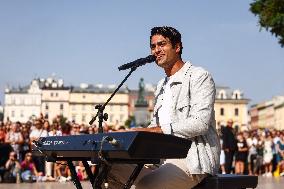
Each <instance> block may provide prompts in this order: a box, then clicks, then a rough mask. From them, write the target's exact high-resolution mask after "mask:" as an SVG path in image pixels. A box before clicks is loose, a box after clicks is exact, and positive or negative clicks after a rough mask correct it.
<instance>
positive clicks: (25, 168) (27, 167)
mask: <svg viewBox="0 0 284 189" xmlns="http://www.w3.org/2000/svg"><path fill="white" fill-rule="evenodd" d="M21 170H22V174H21V177H22V180H23V181H24V182H35V181H45V179H44V177H43V172H39V171H38V170H37V168H36V166H35V164H34V162H33V159H32V153H30V152H29V153H26V155H25V158H24V160H23V161H22V163H21Z"/></svg>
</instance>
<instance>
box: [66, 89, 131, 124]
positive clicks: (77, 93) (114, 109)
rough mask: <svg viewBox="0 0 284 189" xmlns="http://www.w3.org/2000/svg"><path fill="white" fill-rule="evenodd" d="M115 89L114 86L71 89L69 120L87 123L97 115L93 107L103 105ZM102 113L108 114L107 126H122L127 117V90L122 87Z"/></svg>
mask: <svg viewBox="0 0 284 189" xmlns="http://www.w3.org/2000/svg"><path fill="white" fill-rule="evenodd" d="M115 89H116V86H115V85H109V86H103V85H96V86H94V85H88V84H81V85H80V86H79V87H72V89H71V92H70V100H69V103H70V109H69V119H70V120H74V121H75V122H78V123H89V121H90V120H91V119H92V117H93V116H95V115H96V113H97V110H96V109H95V106H96V105H98V104H101V105H103V104H104V103H105V102H106V101H107V100H108V98H109V97H110V96H111V94H112V93H113V92H114V90H115ZM104 112H105V113H107V114H108V120H107V121H106V123H107V124H109V125H115V124H119V125H124V122H125V121H126V120H127V118H128V115H129V109H128V89H127V88H125V87H122V88H121V89H120V90H119V91H118V92H117V93H116V95H115V96H114V97H113V98H112V99H111V101H110V102H109V103H108V104H107V106H106V108H105V111H104ZM97 121H98V119H97ZM97 121H96V122H95V124H97Z"/></svg>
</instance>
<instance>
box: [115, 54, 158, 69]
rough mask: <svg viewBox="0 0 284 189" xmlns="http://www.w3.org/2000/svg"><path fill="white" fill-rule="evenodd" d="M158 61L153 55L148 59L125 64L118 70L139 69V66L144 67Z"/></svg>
mask: <svg viewBox="0 0 284 189" xmlns="http://www.w3.org/2000/svg"><path fill="white" fill-rule="evenodd" d="M155 60H156V57H155V56H153V55H149V56H147V57H146V58H139V59H137V60H134V61H133V62H129V63H127V64H123V65H122V66H119V67H118V70H119V71H121V70H127V69H129V68H137V67H139V66H143V65H144V64H146V63H151V62H154V61H155Z"/></svg>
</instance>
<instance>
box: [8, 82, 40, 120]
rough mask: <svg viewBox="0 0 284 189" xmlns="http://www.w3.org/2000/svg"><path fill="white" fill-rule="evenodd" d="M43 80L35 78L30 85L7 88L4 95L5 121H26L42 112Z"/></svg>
mask: <svg viewBox="0 0 284 189" xmlns="http://www.w3.org/2000/svg"><path fill="white" fill-rule="evenodd" d="M42 85H43V80H40V79H34V80H32V82H31V83H30V85H28V86H25V87H18V88H6V89H5V97H4V100H5V102H4V121H7V120H10V121H13V122H15V121H21V122H26V121H28V120H29V119H31V117H33V116H39V115H40V112H41V94H42V90H41V87H42Z"/></svg>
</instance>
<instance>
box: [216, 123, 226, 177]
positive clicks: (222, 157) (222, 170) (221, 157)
mask: <svg viewBox="0 0 284 189" xmlns="http://www.w3.org/2000/svg"><path fill="white" fill-rule="evenodd" d="M219 128H220V129H221V127H219ZM218 134H219V135H220V145H221V146H223V139H222V132H221V130H219V132H218ZM220 171H221V173H222V174H226V170H225V152H224V149H223V148H221V154H220Z"/></svg>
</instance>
